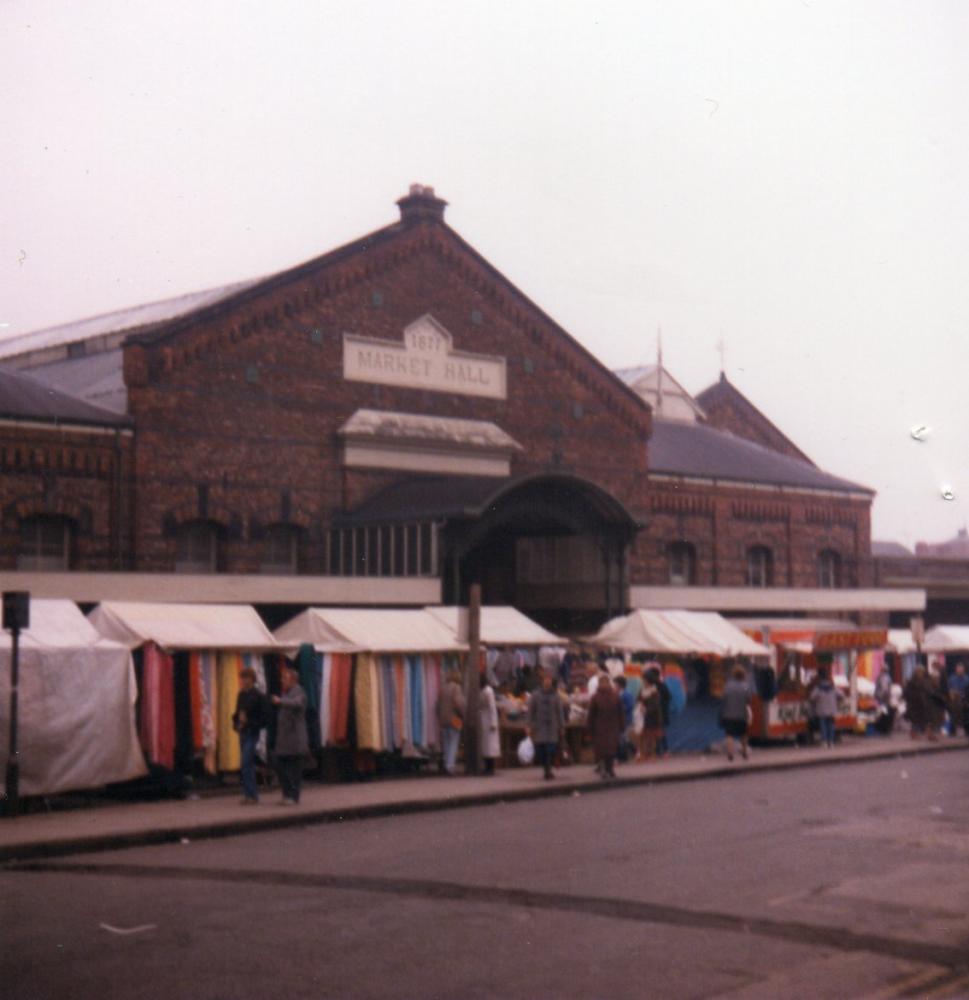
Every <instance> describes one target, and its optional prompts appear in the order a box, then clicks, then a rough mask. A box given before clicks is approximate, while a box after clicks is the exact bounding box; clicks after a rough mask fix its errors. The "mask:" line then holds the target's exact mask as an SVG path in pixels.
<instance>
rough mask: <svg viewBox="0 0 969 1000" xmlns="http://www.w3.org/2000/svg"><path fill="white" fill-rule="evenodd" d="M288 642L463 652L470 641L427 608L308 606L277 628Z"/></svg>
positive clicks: (331, 648)
mask: <svg viewBox="0 0 969 1000" xmlns="http://www.w3.org/2000/svg"><path fill="white" fill-rule="evenodd" d="M274 634H275V638H276V640H277V641H278V642H280V643H284V644H286V645H290V646H292V645H298V644H300V643H304V642H309V643H312V644H313V646H314V647H315V648H316V649H317V650H320V651H326V652H367V653H464V652H467V649H468V647H467V644H466V643H463V642H460V641H459V640H458V639H457V638H456V637H455V635H454V633H453V632H452V631H451V630H450V629H449V628H448V627H447V626H446V625H445V624H444V623H443V622H440V621H438V619H437V618H435V617H434V616H433V615H431V614H428V612H427V611H421V610H409V609H408V610H393V609H391V610H385V609H381V608H309V609H308V610H306V611H303V612H302V613H301V614H298V615H297V616H296V617H295V618H293V619H292V620H291V621H288V622H286V624H285V625H283V626H281V627H280V628H278V629H276V632H275V633H274Z"/></svg>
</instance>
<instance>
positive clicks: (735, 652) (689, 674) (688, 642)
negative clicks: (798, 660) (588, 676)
mask: <svg viewBox="0 0 969 1000" xmlns="http://www.w3.org/2000/svg"><path fill="white" fill-rule="evenodd" d="M588 642H589V644H590V645H593V646H596V647H598V648H600V649H613V650H617V651H621V652H623V653H625V654H626V658H627V663H626V668H625V673H626V677H627V686H628V688H629V690H631V691H632V693H633V695H634V696H636V695H637V694H638V691H639V685H640V683H641V676H642V670H643V662H642V661H643V659H644V658H646V657H651V658H653V659H655V660H656V661H657V662H658V663H659V665H660V666H661V668H662V675H663V681H664V683H665V684H666V686H667V688H668V689H669V691H670V695H671V702H672V705H671V707H672V709H673V717H672V719H671V721H670V725H669V727H668V729H667V733H666V735H667V741H668V744H669V748H670V749H671V750H673V751H678V750H702V749H706V748H707V747H708V746H710V744H712V743H714V742H717V741H718V740H719V739H722V737H723V733H722V730H721V729H720V725H719V721H718V716H719V706H720V697H721V695H722V692H723V688H724V686H725V684H726V679H727V671H728V667H729V664H730V663H731V662H733V661H734V660H737V659H743V660H747V661H750V662H751V664H754V663H756V662H760V661H766V658H767V656H768V655H769V650H768V649H767V648H766V647H765V646H763V645H761V644H760V643H759V642H757V641H755V640H754V639H752V638H751V637H750V636H748V635H746V634H745V633H744V632H742V631H741V630H740V629H738V628H736V627H735V626H734V625H733V624H732V623H731V622H730V621H728V620H727V619H726V618H724V617H723V616H722V615H719V614H717V613H716V612H707V611H654V610H645V609H638V610H636V611H633V612H631V613H630V614H628V615H622V616H620V617H618V618H614V619H612V620H611V621H609V622H607V623H606V624H605V625H604V626H603V627H602V628H601V629H600V630H599V632H598V633H596V635H595V636H593V637H592V638H591V639H589V640H588Z"/></svg>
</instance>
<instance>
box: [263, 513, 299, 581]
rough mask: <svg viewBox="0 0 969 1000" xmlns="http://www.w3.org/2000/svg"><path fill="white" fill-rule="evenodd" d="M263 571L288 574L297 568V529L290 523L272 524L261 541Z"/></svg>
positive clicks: (277, 574) (278, 574) (282, 574)
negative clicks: (262, 541) (263, 540)
mask: <svg viewBox="0 0 969 1000" xmlns="http://www.w3.org/2000/svg"><path fill="white" fill-rule="evenodd" d="M260 569H261V570H262V572H263V573H271V574H274V575H276V576H288V575H291V574H293V573H296V572H297V571H298V569H299V531H298V530H297V529H296V528H295V527H294V526H293V525H291V524H274V525H272V526H271V527H270V528H269V529H268V530H267V531H266V539H265V542H264V543H263V556H262V566H261V567H260Z"/></svg>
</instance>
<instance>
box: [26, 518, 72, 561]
mask: <svg viewBox="0 0 969 1000" xmlns="http://www.w3.org/2000/svg"><path fill="white" fill-rule="evenodd" d="M73 540H74V524H73V522H72V521H71V520H70V519H68V518H66V517H59V516H56V515H52V514H37V515H35V516H34V517H27V518H24V520H23V521H21V522H20V548H19V550H18V552H17V569H26V570H39V571H41V572H54V571H56V570H66V569H70V568H71V547H72V542H73Z"/></svg>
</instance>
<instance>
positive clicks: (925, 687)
mask: <svg viewBox="0 0 969 1000" xmlns="http://www.w3.org/2000/svg"><path fill="white" fill-rule="evenodd" d="M904 696H905V717H906V718H907V719H908V721H909V724H910V725H911V727H912V739H913V740H915V739H918V737H919V736H921V735H922V733H924V732H925V730H926V729H929V728H930V723H931V718H930V711H931V705H930V700H931V690H930V687H929V678H928V674H927V673H926V670H925V667H924V666H922V665H921V664H919V666H917V667H916V668H915V673H913V674H912V676H911V677H910V678H909V679H908V683H907V684H906V685H905V691H904Z"/></svg>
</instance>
